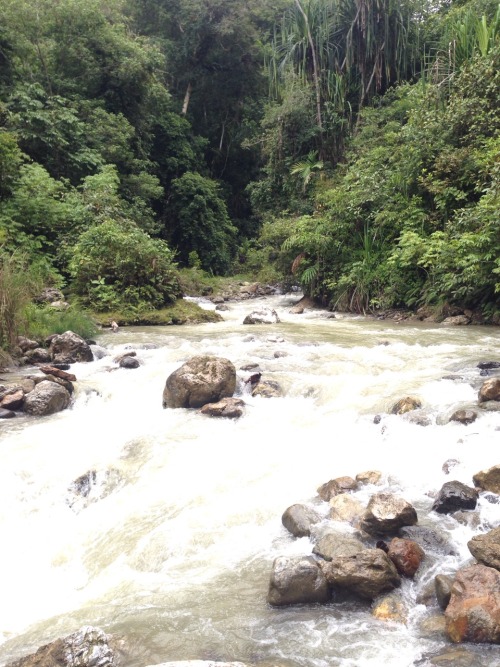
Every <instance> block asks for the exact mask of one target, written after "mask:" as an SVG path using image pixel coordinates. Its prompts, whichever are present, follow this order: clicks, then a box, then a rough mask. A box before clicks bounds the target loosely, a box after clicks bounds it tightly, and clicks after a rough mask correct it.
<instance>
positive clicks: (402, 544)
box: [387, 537, 425, 577]
mask: <svg viewBox="0 0 500 667" xmlns="http://www.w3.org/2000/svg"><path fill="white" fill-rule="evenodd" d="M387 555H388V556H389V558H390V559H391V560H392V562H393V563H394V565H395V566H396V570H397V571H398V572H399V574H401V575H402V576H403V577H413V576H414V575H415V572H416V571H417V570H418V568H419V567H420V563H421V562H422V561H423V559H424V556H425V552H424V550H423V549H422V547H421V546H420V545H419V544H417V543H416V542H414V541H413V540H405V539H403V538H401V537H393V539H392V540H391V541H390V542H389V551H388V552H387Z"/></svg>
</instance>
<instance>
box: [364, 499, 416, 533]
mask: <svg viewBox="0 0 500 667" xmlns="http://www.w3.org/2000/svg"><path fill="white" fill-rule="evenodd" d="M417 520H418V518H417V512H416V511H415V508H414V507H413V505H411V504H410V503H409V502H407V501H406V500H405V499H404V498H401V497H400V496H395V495H393V494H392V493H376V494H375V495H373V496H372V497H371V498H370V501H369V503H368V507H367V508H366V511H365V513H364V515H363V518H362V520H361V528H362V529H363V530H365V531H366V532H367V533H369V534H370V535H374V536H384V535H395V534H397V532H398V530H399V529H400V528H402V527H403V526H414V525H415V524H416V523H417Z"/></svg>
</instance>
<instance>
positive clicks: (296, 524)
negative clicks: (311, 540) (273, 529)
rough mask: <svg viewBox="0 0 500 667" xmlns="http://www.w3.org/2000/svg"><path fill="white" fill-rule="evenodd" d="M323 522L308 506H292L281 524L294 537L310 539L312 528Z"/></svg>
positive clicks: (284, 515)
mask: <svg viewBox="0 0 500 667" xmlns="http://www.w3.org/2000/svg"><path fill="white" fill-rule="evenodd" d="M320 521H321V516H320V515H319V514H318V513H317V512H316V511H315V510H313V509H312V507H308V506H307V505H300V504H296V505H291V506H290V507H288V508H287V509H286V510H285V511H284V513H283V516H282V517H281V523H282V524H283V525H284V526H285V528H286V529H287V530H288V532H290V533H292V535H293V536H294V537H306V536H307V537H309V535H310V534H311V527H312V526H314V525H315V524H316V523H319V522H320Z"/></svg>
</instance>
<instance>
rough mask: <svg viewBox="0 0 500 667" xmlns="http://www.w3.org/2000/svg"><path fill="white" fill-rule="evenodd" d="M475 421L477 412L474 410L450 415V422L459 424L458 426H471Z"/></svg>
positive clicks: (459, 411)
mask: <svg viewBox="0 0 500 667" xmlns="http://www.w3.org/2000/svg"><path fill="white" fill-rule="evenodd" d="M476 419H477V412H476V411H475V410H455V412H454V413H453V414H452V415H451V417H450V421H451V422H459V423H460V424H465V425H467V424H472V423H473V422H475V421H476Z"/></svg>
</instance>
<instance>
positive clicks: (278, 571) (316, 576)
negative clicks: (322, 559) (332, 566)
mask: <svg viewBox="0 0 500 667" xmlns="http://www.w3.org/2000/svg"><path fill="white" fill-rule="evenodd" d="M330 597H331V593H330V587H329V585H328V582H327V580H326V577H325V575H324V573H323V571H322V569H321V568H320V567H319V565H318V562H317V561H316V560H315V559H314V558H313V557H312V556H299V557H288V556H280V557H279V558H276V560H275V561H274V563H273V569H272V572H271V579H270V582H269V591H268V594H267V601H268V603H269V604H270V605H273V606H282V605H288V604H303V603H312V602H328V600H329V599H330Z"/></svg>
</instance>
